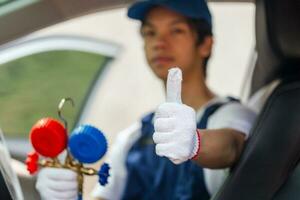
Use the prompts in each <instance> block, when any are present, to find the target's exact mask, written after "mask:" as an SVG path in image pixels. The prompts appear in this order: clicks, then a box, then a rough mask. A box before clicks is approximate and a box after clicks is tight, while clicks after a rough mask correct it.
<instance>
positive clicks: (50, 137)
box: [30, 118, 68, 158]
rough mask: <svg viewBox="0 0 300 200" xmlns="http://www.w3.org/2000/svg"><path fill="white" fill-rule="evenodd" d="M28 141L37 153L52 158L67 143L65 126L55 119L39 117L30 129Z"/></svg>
mask: <svg viewBox="0 0 300 200" xmlns="http://www.w3.org/2000/svg"><path fill="white" fill-rule="evenodd" d="M30 141H31V144H32V146H33V148H34V149H35V151H36V152H37V153H39V154H40V155H42V156H45V157H50V158H54V157H56V156H57V155H58V154H60V153H61V152H62V151H63V150H64V149H65V148H66V147H67V143H68V136H67V132H66V129H65V127H64V126H63V125H62V124H61V123H60V122H58V121H57V120H55V119H51V118H43V119H40V120H39V121H38V122H37V123H36V124H35V125H34V126H33V127H32V129H31V131H30Z"/></svg>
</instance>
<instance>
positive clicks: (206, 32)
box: [187, 18, 213, 77]
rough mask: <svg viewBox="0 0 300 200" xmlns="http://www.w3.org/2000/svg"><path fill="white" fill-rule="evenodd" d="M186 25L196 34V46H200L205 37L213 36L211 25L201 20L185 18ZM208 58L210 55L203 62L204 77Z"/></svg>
mask: <svg viewBox="0 0 300 200" xmlns="http://www.w3.org/2000/svg"><path fill="white" fill-rule="evenodd" d="M187 23H188V25H189V26H190V28H191V29H192V30H194V31H195V32H196V33H197V41H196V45H200V44H202V43H203V41H204V39H205V37H207V36H212V35H213V33H212V27H211V25H210V24H208V23H207V22H206V21H205V20H203V19H192V18H187ZM209 57H210V55H209V56H207V57H206V58H204V62H203V74H204V77H206V74H207V63H208V60H209Z"/></svg>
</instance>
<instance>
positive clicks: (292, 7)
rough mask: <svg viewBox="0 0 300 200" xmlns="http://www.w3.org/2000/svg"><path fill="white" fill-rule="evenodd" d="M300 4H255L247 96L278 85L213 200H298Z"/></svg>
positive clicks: (264, 0)
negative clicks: (254, 51) (252, 58)
mask: <svg viewBox="0 0 300 200" xmlns="http://www.w3.org/2000/svg"><path fill="white" fill-rule="evenodd" d="M299 8H300V2H299V1H297V0H289V1H279V0H273V1H270V0H257V1H256V48H257V54H258V58H257V63H256V66H255V70H254V73H253V77H252V85H251V94H254V93H255V92H256V91H258V90H259V89H260V88H262V87H263V86H265V85H267V84H270V83H271V82H272V81H275V80H278V79H279V80H280V81H281V83H280V84H279V85H278V86H277V87H276V88H275V89H274V91H273V92H272V94H271V95H270V96H269V98H268V99H267V101H266V103H265V105H264V106H263V109H262V110H261V112H260V115H259V117H258V119H257V121H256V124H255V125H254V126H253V128H252V132H251V134H250V135H251V136H250V138H249V140H248V141H247V145H246V148H245V149H244V151H243V153H242V157H241V158H240V161H239V162H238V163H237V164H236V166H235V167H234V168H233V169H232V170H231V173H230V175H229V177H228V178H227V180H226V181H225V183H224V185H223V187H222V188H221V189H220V191H219V192H218V194H217V195H216V196H215V198H214V199H215V200H225V199H231V200H235V199H236V200H238V199H243V200H247V199H249V200H250V199H257V200H265V199H276V200H279V199H285V200H287V199H288V200H293V199H299V196H300V193H299V187H300V181H299V180H300V179H299V176H300V171H299V170H300V165H299V158H300V135H299V132H300V127H299V124H300V118H299V116H298V113H299V111H300V106H299V105H300V104H299V102H300V82H299V65H300V41H299V35H300V20H299V19H300V14H299V12H298V10H299Z"/></svg>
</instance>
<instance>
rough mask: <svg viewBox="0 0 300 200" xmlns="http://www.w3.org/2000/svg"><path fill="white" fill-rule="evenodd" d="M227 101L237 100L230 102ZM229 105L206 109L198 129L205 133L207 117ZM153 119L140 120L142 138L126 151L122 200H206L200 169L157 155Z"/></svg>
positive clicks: (207, 194) (192, 163) (201, 170)
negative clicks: (125, 170) (153, 137)
mask: <svg viewBox="0 0 300 200" xmlns="http://www.w3.org/2000/svg"><path fill="white" fill-rule="evenodd" d="M230 101H236V100H235V99H233V98H229V101H228V102H230ZM228 102H221V103H220V102H218V103H215V104H212V105H210V106H208V107H207V108H206V109H205V111H204V113H203V115H202V117H201V119H200V121H199V122H198V123H197V128H198V129H206V127H207V123H208V119H209V117H210V116H211V115H212V114H213V113H214V112H215V111H216V110H217V109H218V108H220V107H221V106H222V105H224V104H226V103H228ZM153 117H154V113H150V114H148V115H146V116H145V117H144V118H143V119H142V128H141V134H142V135H141V137H140V138H139V139H138V140H137V141H136V142H135V143H134V145H133V146H132V148H131V149H130V150H129V153H128V156H127V160H126V167H127V171H128V176H127V182H126V186H125V190H124V193H123V197H122V199H124V200H135V199H139V200H140V199H144V200H153V199H172V200H173V199H180V200H185V199H197V200H208V199H209V198H210V195H209V193H208V191H207V188H206V186H205V182H204V173H203V168H202V167H201V166H199V165H197V164H195V163H194V162H192V161H190V160H189V161H186V162H184V163H182V164H179V165H175V164H173V163H172V162H171V161H170V160H169V159H168V158H166V157H160V156H157V155H156V153H155V144H154V142H153V139H152V135H153V133H154V126H153Z"/></svg>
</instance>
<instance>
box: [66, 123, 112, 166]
mask: <svg viewBox="0 0 300 200" xmlns="http://www.w3.org/2000/svg"><path fill="white" fill-rule="evenodd" d="M69 150H70V152H71V154H72V156H73V157H74V158H75V159H77V160H78V161H79V162H81V163H94V162H96V161H98V160H100V159H101V158H102V157H103V156H104V154H105V153H106V151H107V141H106V138H105V136H104V135H103V133H102V132H101V131H100V130H99V129H97V128H95V127H93V126H91V125H82V126H79V127H78V128H76V129H75V130H74V131H73V132H72V133H71V136H70V139H69Z"/></svg>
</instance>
